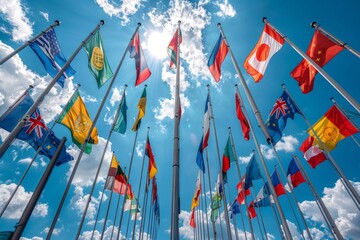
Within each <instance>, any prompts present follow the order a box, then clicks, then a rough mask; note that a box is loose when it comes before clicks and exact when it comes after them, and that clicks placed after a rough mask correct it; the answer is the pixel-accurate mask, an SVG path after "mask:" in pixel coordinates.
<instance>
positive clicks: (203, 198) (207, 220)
mask: <svg viewBox="0 0 360 240" xmlns="http://www.w3.org/2000/svg"><path fill="white" fill-rule="evenodd" d="M200 174H201V175H202V181H203V183H204V184H201V186H202V187H203V189H204V191H203V192H204V194H203V196H202V202H203V206H204V202H205V217H206V228H207V235H208V239H209V240H210V230H209V217H208V213H207V206H208V205H207V201H206V186H205V185H206V182H205V175H204V173H203V172H201V173H200ZM210 191H211V189H210Z"/></svg>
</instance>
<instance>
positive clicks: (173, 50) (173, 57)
mask: <svg viewBox="0 0 360 240" xmlns="http://www.w3.org/2000/svg"><path fill="white" fill-rule="evenodd" d="M178 34H180V36H179V40H180V43H179V45H180V44H181V43H182V35H181V30H180V32H178V30H176V32H175V34H174V36H173V38H172V39H171V41H170V43H169V45H168V47H167V54H168V55H169V57H170V68H172V67H173V66H174V67H177V66H178V63H177V62H176V61H177V54H178V47H177V45H178Z"/></svg>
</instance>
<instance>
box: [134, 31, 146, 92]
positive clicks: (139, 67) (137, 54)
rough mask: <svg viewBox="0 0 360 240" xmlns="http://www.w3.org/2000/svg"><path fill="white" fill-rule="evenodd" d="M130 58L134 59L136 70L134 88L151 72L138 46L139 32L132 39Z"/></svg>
mask: <svg viewBox="0 0 360 240" xmlns="http://www.w3.org/2000/svg"><path fill="white" fill-rule="evenodd" d="M129 52H130V57H131V58H134V59H135V69H136V81H135V86H137V85H139V84H141V83H143V82H144V81H145V80H146V79H148V78H149V77H150V75H151V72H150V70H149V68H148V65H147V63H146V60H145V57H144V52H143V50H142V47H141V45H140V37H139V32H136V34H135V36H134V38H133V39H132V41H131V43H130V48H129Z"/></svg>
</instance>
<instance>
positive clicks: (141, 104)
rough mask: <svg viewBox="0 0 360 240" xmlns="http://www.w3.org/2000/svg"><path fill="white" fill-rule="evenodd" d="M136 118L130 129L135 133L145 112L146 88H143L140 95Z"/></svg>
mask: <svg viewBox="0 0 360 240" xmlns="http://www.w3.org/2000/svg"><path fill="white" fill-rule="evenodd" d="M138 109H139V112H138V116H137V118H136V120H135V123H134V126H133V127H132V129H131V130H132V131H137V130H138V129H139V127H140V125H141V119H142V118H143V117H144V116H145V110H146V86H145V88H144V91H143V93H142V94H141V97H140V100H139V103H138Z"/></svg>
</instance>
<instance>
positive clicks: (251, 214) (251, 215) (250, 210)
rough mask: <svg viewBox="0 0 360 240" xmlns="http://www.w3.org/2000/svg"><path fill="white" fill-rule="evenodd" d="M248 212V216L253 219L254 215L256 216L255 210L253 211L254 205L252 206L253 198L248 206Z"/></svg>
mask: <svg viewBox="0 0 360 240" xmlns="http://www.w3.org/2000/svg"><path fill="white" fill-rule="evenodd" d="M248 213H249V218H250V219H253V218H254V217H256V212H255V207H254V200H253V201H251V203H250V205H249V207H248Z"/></svg>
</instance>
